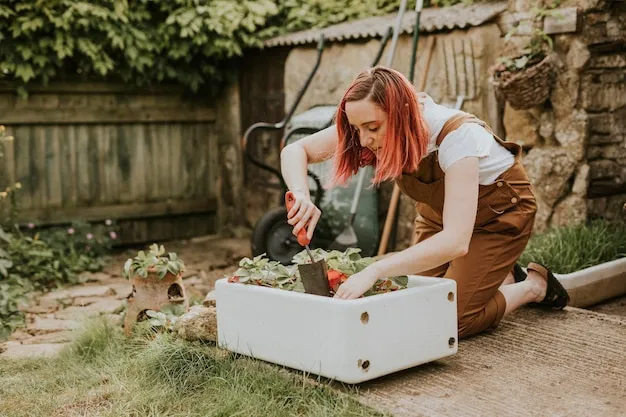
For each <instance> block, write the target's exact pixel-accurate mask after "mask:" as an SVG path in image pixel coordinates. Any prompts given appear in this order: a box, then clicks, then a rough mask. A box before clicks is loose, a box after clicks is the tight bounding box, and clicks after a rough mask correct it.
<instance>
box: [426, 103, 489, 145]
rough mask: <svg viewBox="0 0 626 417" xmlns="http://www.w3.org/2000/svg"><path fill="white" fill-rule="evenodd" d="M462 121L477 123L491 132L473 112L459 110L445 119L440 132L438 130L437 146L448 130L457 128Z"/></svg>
mask: <svg viewBox="0 0 626 417" xmlns="http://www.w3.org/2000/svg"><path fill="white" fill-rule="evenodd" d="M464 123H477V124H479V125H481V126H482V127H484V128H486V129H487V130H488V131H490V132H491V129H489V127H488V126H487V124H486V123H485V122H483V121H482V120H480V119H479V118H478V117H476V116H474V115H473V114H469V113H465V112H461V113H459V114H456V115H454V116H452V117H451V118H449V119H448V120H446V122H445V123H444V125H443V127H442V128H441V132H439V136H437V142H436V144H437V147H439V145H441V142H442V141H443V140H444V138H445V137H446V136H448V134H449V133H450V132H452V131H454V130H457V129H458V128H459V127H461V125H462V124H464Z"/></svg>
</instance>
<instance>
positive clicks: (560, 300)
mask: <svg viewBox="0 0 626 417" xmlns="http://www.w3.org/2000/svg"><path fill="white" fill-rule="evenodd" d="M333 155H334V156H335V158H336V159H335V173H334V179H333V181H332V183H333V184H342V183H345V182H346V181H347V180H348V179H349V178H350V177H351V176H352V175H354V174H355V173H356V172H357V170H358V169H359V167H361V166H364V165H373V166H374V167H375V174H374V179H373V183H374V184H375V185H378V184H380V183H381V182H383V181H386V180H394V181H396V183H397V184H398V185H399V187H400V189H401V190H402V191H403V192H404V193H405V194H407V195H408V196H409V197H411V198H413V199H414V200H415V201H416V207H417V210H418V213H419V215H418V216H417V219H416V221H415V239H414V243H413V244H412V245H411V246H410V247H409V248H407V249H405V250H403V251H401V252H397V253H395V254H392V255H390V256H388V257H386V258H384V259H382V260H379V261H377V262H375V263H373V264H372V265H370V266H369V267H367V268H366V269H364V270H363V271H361V272H359V273H357V274H354V275H352V276H351V277H350V278H349V279H348V280H346V281H345V282H344V283H343V284H342V285H341V286H340V287H339V289H338V290H337V293H336V295H335V297H337V298H341V299H353V298H358V297H360V296H361V295H362V294H363V293H364V292H365V291H367V290H368V289H369V288H370V287H371V286H372V285H373V284H374V283H375V282H376V280H377V279H379V278H383V277H388V276H397V275H407V274H420V275H426V276H437V277H441V276H443V277H447V278H451V279H453V280H455V281H456V283H457V308H458V321H459V337H467V336H470V335H473V334H476V333H479V332H481V331H483V330H486V329H489V328H494V327H496V326H497V325H498V323H499V322H500V319H501V318H502V316H503V315H505V314H508V313H510V312H512V311H513V310H515V309H517V308H518V307H520V306H522V305H525V304H528V303H538V304H541V305H545V306H549V307H552V308H563V307H565V305H566V304H567V302H568V300H569V297H568V295H567V292H566V291H565V290H564V289H563V287H562V286H561V285H560V284H559V283H558V281H557V280H556V279H555V278H554V276H553V275H552V273H551V272H550V271H549V270H547V269H546V268H545V267H544V266H542V265H539V264H536V263H531V264H529V265H528V267H527V271H528V275H527V276H526V273H524V271H523V269H522V268H521V267H520V266H519V265H517V264H516V261H517V260H518V259H519V257H520V255H521V254H522V252H523V251H524V248H525V247H526V244H527V243H528V239H529V238H530V235H531V231H532V228H533V223H534V218H535V213H536V209H537V206H536V202H535V198H534V196H533V193H532V188H531V185H530V182H529V180H528V177H527V175H526V171H525V170H524V167H523V166H522V159H521V148H520V147H519V146H518V145H516V144H514V143H509V142H503V141H502V140H500V139H499V138H497V137H496V136H495V135H493V133H492V132H491V130H489V128H488V127H487V126H486V125H485V124H484V123H483V122H482V121H480V120H479V119H477V118H475V117H474V116H471V115H469V114H467V113H464V112H460V111H457V110H452V109H448V108H446V107H443V106H440V105H438V104H436V103H435V102H433V100H432V99H431V98H430V97H428V96H427V95H426V94H423V93H421V94H419V95H418V94H417V93H416V92H415V89H414V88H413V85H411V83H410V82H409V81H408V80H407V79H406V78H405V77H404V76H403V75H402V74H401V73H399V72H397V71H395V70H392V69H389V68H384V67H375V68H371V69H368V70H366V71H363V72H361V73H360V74H359V75H358V76H357V77H356V78H355V79H354V80H353V82H352V83H351V84H350V86H349V87H348V89H347V90H346V92H345V94H344V96H343V98H342V99H341V102H340V104H339V107H338V109H337V114H336V125H335V126H332V127H329V128H328V129H325V130H322V131H320V132H318V133H315V134H313V135H311V136H308V137H306V138H303V139H301V140H299V141H297V142H294V143H292V144H290V145H289V146H287V147H285V148H284V149H283V151H282V153H281V166H282V172H283V176H284V178H285V181H286V183H287V185H288V187H289V189H290V190H291V191H292V192H293V193H294V195H295V198H296V202H295V204H294V206H293V208H292V209H291V210H290V211H289V213H288V217H289V220H288V221H289V223H290V224H291V225H293V226H294V230H293V233H294V234H297V233H298V231H299V230H300V229H302V228H303V227H304V226H305V225H306V227H307V235H308V237H309V239H310V238H311V237H312V236H313V231H314V229H315V226H316V225H317V222H318V220H319V218H320V215H321V212H320V210H319V209H318V208H317V207H315V205H314V204H313V203H312V202H311V198H310V195H309V190H308V187H307V164H309V163H314V162H319V161H322V160H325V159H328V158H330V157H332V156H333Z"/></svg>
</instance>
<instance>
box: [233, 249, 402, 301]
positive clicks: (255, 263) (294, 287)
mask: <svg viewBox="0 0 626 417" xmlns="http://www.w3.org/2000/svg"><path fill="white" fill-rule="evenodd" d="M311 252H312V253H313V257H314V258H315V260H316V261H319V260H322V259H323V260H325V261H326V264H327V266H328V274H327V277H328V283H329V286H330V288H331V294H334V292H335V291H337V289H338V288H339V285H341V284H342V283H343V282H345V281H346V280H347V279H348V278H349V277H350V276H351V275H354V274H356V273H357V272H360V271H362V270H363V269H365V268H366V267H367V266H368V265H370V264H372V263H373V262H374V259H373V258H369V257H366V258H362V257H361V255H360V252H361V250H360V249H356V248H349V249H347V250H346V251H345V252H341V251H337V250H333V251H330V252H328V251H325V250H323V249H314V250H312V251H311ZM293 262H294V265H292V266H289V267H287V266H284V265H282V264H281V263H279V262H275V261H270V260H269V259H268V258H266V257H265V255H264V254H263V255H259V256H257V257H255V258H253V259H249V258H243V259H242V260H241V262H240V263H239V269H238V270H237V271H235V273H234V275H233V276H232V277H230V278H229V279H228V281H229V282H237V283H242V284H252V285H260V286H264V287H272V288H279V289H283V290H289V291H298V292H304V287H303V285H302V281H301V280H300V276H299V273H298V270H297V265H298V264H304V263H309V262H311V259H310V258H309V255H308V254H307V253H306V251H302V252H300V253H298V254H296V255H295V256H294V257H293ZM407 284H408V277H406V276H401V277H391V278H385V279H379V280H378V281H376V283H375V284H374V285H373V286H372V288H371V289H370V290H368V291H367V292H366V293H365V294H364V296H370V295H375V294H381V293H385V292H390V291H396V290H399V289H403V288H406V287H407Z"/></svg>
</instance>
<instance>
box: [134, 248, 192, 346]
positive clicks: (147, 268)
mask: <svg viewBox="0 0 626 417" xmlns="http://www.w3.org/2000/svg"><path fill="white" fill-rule="evenodd" d="M184 270H185V264H184V262H183V261H182V259H179V258H178V256H177V255H176V253H173V252H170V253H168V254H167V255H166V254H165V248H164V247H163V245H161V246H159V245H157V244H153V245H151V246H150V248H149V251H148V252H147V253H146V252H144V251H139V252H138V253H137V256H135V257H134V258H130V259H128V260H127V261H126V263H125V264H124V277H125V278H126V279H128V280H130V281H131V282H132V284H133V290H132V293H131V294H129V295H128V297H127V302H128V310H127V312H126V317H125V318H124V331H125V332H126V334H130V331H131V328H132V326H133V324H134V323H135V322H136V321H137V320H139V319H143V318H146V316H147V312H149V311H161V309H163V308H164V307H166V306H168V307H171V306H172V305H178V306H182V308H181V310H182V311H181V312H186V311H187V310H188V309H189V301H188V299H187V296H186V293H185V287H184V285H183V280H182V274H183V272H184Z"/></svg>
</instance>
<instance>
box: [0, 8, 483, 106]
mask: <svg viewBox="0 0 626 417" xmlns="http://www.w3.org/2000/svg"><path fill="white" fill-rule="evenodd" d="M461 1H464V2H470V1H471V0H433V1H431V3H430V4H431V5H433V6H447V5H452V4H456V3H459V2H461ZM399 4H400V0H239V1H233V0H168V1H162V0H134V1H129V0H89V1H76V0H55V1H41V0H5V1H4V2H2V4H1V5H0V42H1V43H2V48H0V79H4V80H6V81H11V82H17V83H18V85H19V86H20V91H21V92H23V93H25V92H26V91H27V88H28V86H30V85H33V84H44V85H45V84H47V83H49V82H50V81H53V80H54V81H69V82H73V81H76V80H106V81H120V82H124V83H128V84H130V85H133V86H137V87H143V86H152V85H158V84H161V83H168V84H178V85H182V86H185V87H186V88H188V89H189V90H191V91H193V92H196V93H203V94H205V95H207V96H215V95H216V94H217V93H218V92H219V91H220V89H221V88H222V87H223V86H225V85H226V84H227V83H228V81H230V80H232V79H233V77H234V76H235V74H236V69H237V66H238V63H239V61H238V58H240V57H241V56H242V55H243V53H244V51H245V49H246V48H252V47H259V46H261V45H262V42H263V40H265V39H268V38H269V37H272V36H277V35H281V34H285V33H288V32H293V31H298V30H303V29H311V28H320V27H325V26H328V25H332V24H337V23H341V22H344V21H347V20H353V19H361V18H365V17H371V16H375V15H382V14H388V13H393V12H395V11H396V10H397V8H398V5H399ZM414 5H415V1H409V4H408V8H409V9H410V8H412V7H414Z"/></svg>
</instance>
